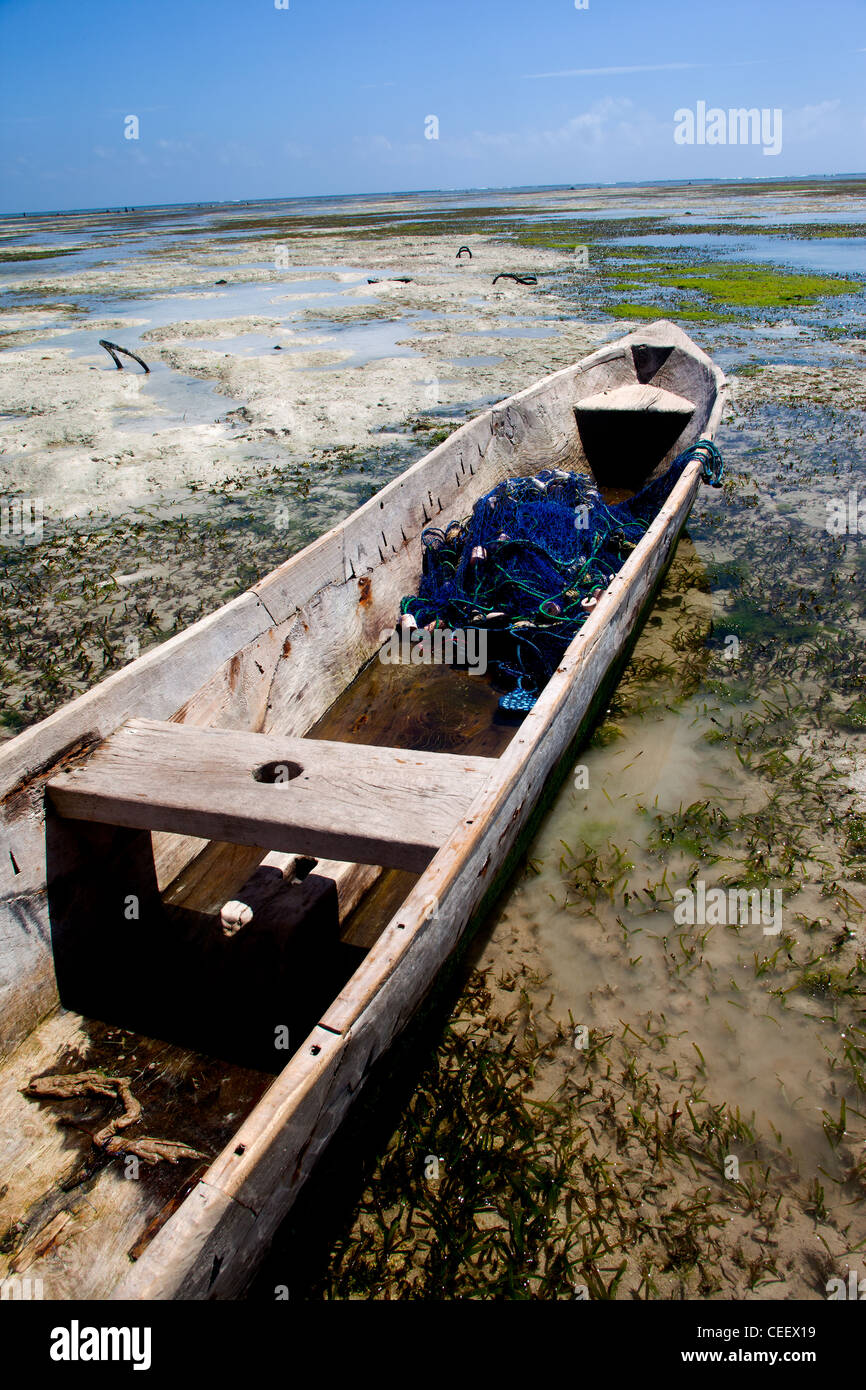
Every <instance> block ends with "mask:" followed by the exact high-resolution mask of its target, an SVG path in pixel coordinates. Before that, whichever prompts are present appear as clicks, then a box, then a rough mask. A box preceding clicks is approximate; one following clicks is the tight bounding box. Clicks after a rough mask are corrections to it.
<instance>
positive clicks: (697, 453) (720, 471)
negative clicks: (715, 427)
mask: <svg viewBox="0 0 866 1390" xmlns="http://www.w3.org/2000/svg"><path fill="white" fill-rule="evenodd" d="M692 456H693V457H694V458H699V459H700V460H701V480H702V482H705V483H709V485H710V487H721V486H722V478H723V477H724V473H725V465H724V462H723V460H722V455H721V453H720V451H719V450H718V449H717V448H716V446H715V444H714V443H713V442H712V440H711V439H699V440H698V442H697V444H694V445H693V446H692Z"/></svg>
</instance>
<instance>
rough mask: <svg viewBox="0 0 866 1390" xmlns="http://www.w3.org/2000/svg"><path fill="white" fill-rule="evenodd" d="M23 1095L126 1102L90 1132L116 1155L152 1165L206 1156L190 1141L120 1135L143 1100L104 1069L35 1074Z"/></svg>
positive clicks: (134, 1119) (138, 1116) (132, 1121)
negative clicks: (113, 1114) (117, 1112)
mask: <svg viewBox="0 0 866 1390" xmlns="http://www.w3.org/2000/svg"><path fill="white" fill-rule="evenodd" d="M24 1095H27V1096H35V1097H38V1098H39V1099H51V1100H71V1099H72V1098H73V1097H74V1096H86V1095H95V1096H110V1097H111V1098H112V1099H114V1100H119V1101H120V1102H121V1104H122V1105H123V1114H122V1115H117V1116H115V1118H114V1119H113V1120H109V1122H108V1124H106V1125H103V1127H102V1129H100V1130H97V1132H96V1134H93V1135H91V1138H92V1140H93V1143H94V1146H95V1147H96V1148H97V1149H102V1150H103V1151H104V1152H105V1153H107V1154H110V1155H111V1156H112V1158H116V1157H118V1156H119V1155H122V1154H130V1155H134V1156H135V1157H136V1158H140V1159H141V1161H142V1162H143V1163H149V1164H150V1165H151V1166H152V1165H153V1164H156V1163H161V1162H162V1161H163V1160H165V1161H166V1162H168V1163H177V1162H178V1160H179V1159H182V1158H206V1157H207V1155H206V1154H203V1153H199V1151H198V1149H192V1148H190V1146H189V1145H188V1144H177V1143H175V1142H174V1141H173V1140H171V1139H151V1138H148V1137H147V1136H145V1135H142V1136H140V1137H138V1138H135V1139H131V1138H126V1137H123V1138H121V1136H120V1135H118V1133H117V1131H118V1130H119V1129H129V1127H130V1125H134V1124H137V1123H138V1121H139V1120H140V1119H141V1101H139V1100H136V1098H135V1096H134V1095H133V1094H132V1084H131V1082H130V1081H129V1080H128V1079H127V1077H125V1076H106V1075H105V1072H101V1071H79V1072H73V1073H71V1074H70V1075H65V1076H36V1077H34V1078H33V1080H32V1081H31V1082H30V1084H29V1085H28V1086H26V1087H25V1088H24Z"/></svg>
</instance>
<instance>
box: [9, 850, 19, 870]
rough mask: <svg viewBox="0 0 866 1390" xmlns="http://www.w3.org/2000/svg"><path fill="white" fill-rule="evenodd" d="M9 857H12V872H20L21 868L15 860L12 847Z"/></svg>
mask: <svg viewBox="0 0 866 1390" xmlns="http://www.w3.org/2000/svg"><path fill="white" fill-rule="evenodd" d="M9 859H10V861H11V864H12V872H13V874H20V872H21V870H20V869H19V867H18V865H17V864H16V862H15V855H14V854H13V853H12V851H11V849H10V851H9Z"/></svg>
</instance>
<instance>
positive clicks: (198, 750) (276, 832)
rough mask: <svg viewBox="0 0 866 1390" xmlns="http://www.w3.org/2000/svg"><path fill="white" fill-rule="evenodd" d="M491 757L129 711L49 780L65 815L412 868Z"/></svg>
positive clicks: (471, 794) (460, 807)
mask: <svg viewBox="0 0 866 1390" xmlns="http://www.w3.org/2000/svg"><path fill="white" fill-rule="evenodd" d="M496 762H497V760H496V759H495V758H479V757H468V756H467V757H463V756H460V755H457V754H452V753H418V752H410V751H407V750H405V749H401V748H376V747H369V746H367V745H363V744H349V743H332V742H328V741H325V740H322V739H306V738H284V737H282V736H279V735H271V734H257V733H248V732H244V731H235V730H227V729H200V728H192V727H188V726H185V725H183V724H174V723H167V722H162V721H158V720H149V719H133V720H130V721H129V722H128V723H126V724H123V725H122V726H121V727H120V728H119V729H117V730H116V732H115V733H113V734H111V736H110V737H109V738H107V739H105V741H104V742H103V743H101V744H100V745H99V746H98V747H97V748H96V749H95V750H94V752H93V753H92V754H91V756H90V757H89V758H88V759H87V761H86V762H84V763H82V764H81V765H80V766H78V767H77V768H74V769H72V770H71V771H68V772H65V773H62V774H61V775H59V776H58V777H55V778H53V779H52V780H51V781H50V782H49V783H48V792H49V795H50V797H51V801H52V803H53V805H54V807H55V809H56V810H57V811H58V812H59V813H60V814H61V815H62V816H65V817H67V818H69V819H72V820H86V821H98V822H101V823H104V824H108V825H122V826H127V827H130V828H132V829H139V830H167V831H173V832H175V833H178V834H181V835H196V836H201V837H203V838H205V839H209V840H223V841H228V842H231V843H236V844H245V845H260V846H263V847H264V848H265V849H275V850H284V851H293V852H294V853H296V854H305V855H313V856H325V857H327V858H330V859H341V860H349V861H352V862H354V863H358V864H378V865H381V866H383V867H385V868H396V869H411V870H412V871H414V872H417V873H420V872H422V871H423V870H424V869H425V868H426V866H427V864H428V863H429V862H430V860H431V859H432V858H433V855H434V854H435V853H436V851H437V850H438V849H439V847H440V846H441V845H443V844H444V843H445V841H446V840H447V839H448V837H449V835H450V834H451V832H452V831H453V829H454V827H455V825H456V824H457V822H458V820H460V818H461V817H462V816H463V815H465V813H466V811H467V809H468V807H469V805H470V803H471V802H472V801H473V800H474V798H475V796H476V795H477V793H478V792H479V791H480V790H481V788H482V786H483V785H484V783H485V782H486V780H487V779H488V777H489V776H490V774H491V772H492V771H493V770H494V768H495V767H496Z"/></svg>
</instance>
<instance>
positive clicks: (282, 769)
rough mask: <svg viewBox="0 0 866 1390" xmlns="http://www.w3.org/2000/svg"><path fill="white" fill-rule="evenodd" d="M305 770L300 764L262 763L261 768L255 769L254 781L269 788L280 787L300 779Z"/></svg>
mask: <svg viewBox="0 0 866 1390" xmlns="http://www.w3.org/2000/svg"><path fill="white" fill-rule="evenodd" d="M303 770H304V769H303V768H302V767H301V764H300V763H262V765H261V767H254V768H253V779H254V780H255V781H256V782H265V783H267V785H268V786H274V787H280V786H285V785H286V783H287V782H292V781H294V779H295V778H296V777H300V775H301V773H302V772H303Z"/></svg>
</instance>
